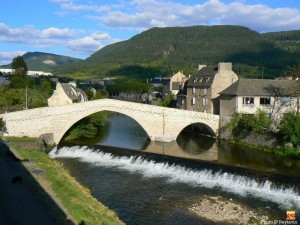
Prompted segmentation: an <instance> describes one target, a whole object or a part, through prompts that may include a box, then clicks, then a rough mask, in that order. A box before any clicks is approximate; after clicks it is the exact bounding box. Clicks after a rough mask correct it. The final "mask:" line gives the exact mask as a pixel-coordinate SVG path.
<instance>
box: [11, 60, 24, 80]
mask: <svg viewBox="0 0 300 225" xmlns="http://www.w3.org/2000/svg"><path fill="white" fill-rule="evenodd" d="M11 68H12V70H13V75H17V76H22V77H25V76H26V75H27V72H28V67H27V64H26V63H25V61H24V59H23V58H22V56H17V57H15V58H13V60H12V63H11Z"/></svg>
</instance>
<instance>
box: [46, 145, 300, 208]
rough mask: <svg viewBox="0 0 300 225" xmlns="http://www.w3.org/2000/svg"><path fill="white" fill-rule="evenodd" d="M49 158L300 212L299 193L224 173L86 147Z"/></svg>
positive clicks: (61, 152)
mask: <svg viewBox="0 0 300 225" xmlns="http://www.w3.org/2000/svg"><path fill="white" fill-rule="evenodd" d="M49 155H50V157H52V158H78V159H79V160H80V161H83V162H88V163H92V164H94V165H96V166H102V167H115V168H118V169H122V170H126V171H129V172H132V173H133V172H136V173H140V174H142V175H143V176H144V177H165V178H167V180H168V181H169V182H181V183H186V184H188V185H193V186H201V187H205V188H220V189H222V190H223V191H226V192H230V193H234V194H237V195H242V196H249V197H255V198H259V199H263V200H267V201H271V202H274V203H277V204H279V205H280V206H281V207H283V208H286V209H294V210H295V209H300V195H299V193H298V192H297V191H295V190H294V189H293V188H285V187H275V186H274V184H273V183H272V182H270V181H268V180H266V181H264V182H257V181H256V180H255V179H253V178H249V177H246V176H241V175H236V174H231V173H227V172H222V171H219V172H214V171H212V170H210V169H209V170H208V169H200V170H192V169H188V168H185V167H183V166H180V165H169V164H168V163H161V162H155V161H153V160H147V159H145V158H143V157H141V156H130V157H129V156H114V155H113V154H111V153H105V152H103V151H95V150H93V149H90V148H88V147H82V146H73V147H63V148H60V149H59V150H58V151H57V149H56V148H54V149H53V150H52V151H51V152H50V153H49ZM295 207H296V208H295Z"/></svg>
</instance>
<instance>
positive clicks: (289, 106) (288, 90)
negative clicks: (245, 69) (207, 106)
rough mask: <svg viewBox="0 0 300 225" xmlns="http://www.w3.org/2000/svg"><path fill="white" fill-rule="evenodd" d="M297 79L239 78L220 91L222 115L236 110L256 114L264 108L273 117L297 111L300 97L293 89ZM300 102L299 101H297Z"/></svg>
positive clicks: (227, 114)
mask: <svg viewBox="0 0 300 225" xmlns="http://www.w3.org/2000/svg"><path fill="white" fill-rule="evenodd" d="M297 85H298V87H299V85H300V81H297V80H267V79H239V80H238V81H236V82H235V83H234V84H232V85H231V86H230V87H228V88H226V89H225V90H223V91H222V92H221V93H220V115H221V116H230V115H232V114H233V113H234V112H240V113H248V114H254V113H255V112H256V111H257V110H258V109H261V110H264V111H265V112H267V113H269V114H270V115H271V116H272V117H277V116H280V114H282V113H286V112H288V111H296V110H297V107H299V103H300V102H299V97H298V98H297V96H296V95H297V94H295V92H294V91H293V90H296V89H294V87H296V86H297ZM297 102H298V103H297Z"/></svg>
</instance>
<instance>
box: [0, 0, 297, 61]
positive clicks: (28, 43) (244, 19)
mask: <svg viewBox="0 0 300 225" xmlns="http://www.w3.org/2000/svg"><path fill="white" fill-rule="evenodd" d="M222 24H226V25H227V24H229V25H241V26H247V27H249V28H250V29H253V30H255V31H257V32H260V33H263V32H271V31H283V30H300V1H299V0H261V1H259V0H251V1H250V0H127V1H125V0H26V1H20V0H9V1H7V2H6V3H5V4H1V13H0V65H3V64H7V63H10V62H11V61H12V58H13V57H15V56H17V55H22V54H24V53H26V52H33V51H40V52H49V53H53V54H60V55H66V56H72V57H77V58H81V59H85V58H87V57H88V56H90V55H91V54H92V53H94V52H96V51H97V50H99V49H101V48H102V47H104V46H106V45H108V44H112V43H115V42H118V41H122V40H127V39H129V38H131V37H132V36H134V35H136V34H138V33H140V32H142V31H144V30H147V29H150V28H152V27H172V26H192V25H222Z"/></svg>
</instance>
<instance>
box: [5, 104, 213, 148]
mask: <svg viewBox="0 0 300 225" xmlns="http://www.w3.org/2000/svg"><path fill="white" fill-rule="evenodd" d="M99 111H113V112H118V113H122V114H125V115H127V116H129V117H131V118H133V119H134V120H135V121H136V122H137V123H139V124H140V125H141V126H142V127H143V128H144V130H145V131H146V133H147V134H148V135H149V138H150V139H151V140H157V141H165V142H166V141H173V140H175V139H176V137H177V136H178V134H179V133H180V132H181V131H182V129H184V128H185V127H186V126H188V125H190V124H193V123H203V124H206V125H207V126H208V127H210V129H211V130H212V131H213V132H214V133H215V134H217V130H218V128H219V116H217V115H212V114H207V113H199V112H193V111H186V110H180V109H171V108H165V107H159V106H153V105H147V104H140V103H133V102H126V101H120V100H113V99H101V100H95V101H88V102H83V103H76V104H71V105H66V106H56V107H43V108H36V109H30V110H23V111H18V112H12V113H5V114H2V115H0V117H1V116H2V117H3V120H4V121H5V123H6V134H5V135H6V136H18V137H22V136H28V137H39V136H40V135H41V134H45V133H52V134H53V137H54V142H55V143H56V144H58V143H59V141H60V140H61V138H62V137H63V135H64V134H65V133H66V132H67V130H68V129H69V128H70V127H71V126H72V125H73V124H74V123H76V122H77V121H79V120H80V119H82V118H84V117H86V116H89V115H91V114H93V113H96V112H99Z"/></svg>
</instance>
